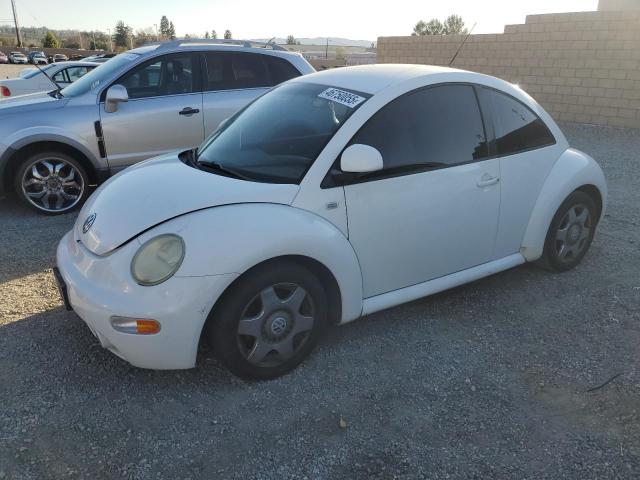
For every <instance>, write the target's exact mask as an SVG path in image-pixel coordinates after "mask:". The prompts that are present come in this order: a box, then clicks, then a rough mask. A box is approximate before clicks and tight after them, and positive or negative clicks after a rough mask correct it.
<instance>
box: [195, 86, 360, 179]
mask: <svg viewBox="0 0 640 480" xmlns="http://www.w3.org/2000/svg"><path fill="white" fill-rule="evenodd" d="M369 96H370V95H368V94H364V93H360V92H353V91H346V90H344V89H338V88H333V87H330V86H327V85H316V84H311V83H302V82H300V83H298V82H295V83H286V84H283V85H281V86H280V87H277V88H275V89H274V90H271V91H270V92H268V93H266V94H265V95H263V96H261V97H260V98H258V99H257V100H256V101H254V102H253V103H251V104H250V105H249V106H247V107H245V109H244V110H241V111H240V112H239V113H237V114H236V115H234V116H233V117H232V118H231V119H229V121H228V122H227V123H226V124H224V126H223V127H221V128H220V129H219V130H218V131H217V132H215V133H214V134H213V135H212V137H211V138H210V139H209V140H208V141H207V142H206V143H205V145H204V146H203V147H202V149H201V151H200V153H199V156H198V163H202V164H204V165H205V166H206V165H212V166H217V167H219V168H220V169H224V170H226V171H228V172H232V173H235V174H237V175H238V176H240V177H242V178H246V179H248V180H253V181H259V182H271V183H300V181H301V180H302V177H304V175H305V173H306V172H307V170H308V169H309V167H310V166H311V165H312V164H313V162H314V161H315V160H316V158H317V157H318V155H319V154H320V152H321V151H322V149H323V148H324V147H325V145H326V144H327V143H328V142H329V140H331V138H332V137H333V135H334V134H335V133H336V132H337V131H338V129H339V128H340V127H341V126H342V125H343V124H344V122H346V121H347V119H348V118H349V117H350V116H351V115H352V114H353V112H355V111H356V110H357V109H358V108H359V107H360V106H361V105H362V104H363V103H364V102H365V101H366V99H367V98H369Z"/></svg>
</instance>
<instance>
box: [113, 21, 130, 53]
mask: <svg viewBox="0 0 640 480" xmlns="http://www.w3.org/2000/svg"><path fill="white" fill-rule="evenodd" d="M130 36H131V27H128V26H126V25H125V24H124V22H123V21H122V20H119V21H118V23H116V30H115V33H114V35H113V41H114V42H115V44H116V47H124V48H127V47H128V46H129V37H130Z"/></svg>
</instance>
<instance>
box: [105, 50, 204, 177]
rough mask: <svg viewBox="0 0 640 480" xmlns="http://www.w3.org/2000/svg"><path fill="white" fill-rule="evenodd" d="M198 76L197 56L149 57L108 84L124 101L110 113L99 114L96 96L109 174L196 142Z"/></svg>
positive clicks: (199, 125)
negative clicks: (117, 89)
mask: <svg viewBox="0 0 640 480" xmlns="http://www.w3.org/2000/svg"><path fill="white" fill-rule="evenodd" d="M199 71H200V65H199V61H198V56H197V53H192V52H185V53H175V54H168V55H163V56H160V57H154V58H152V59H150V60H148V61H146V62H144V63H142V64H141V65H138V66H136V67H134V68H132V69H131V70H130V71H129V72H127V73H126V74H124V75H123V76H122V77H121V78H120V79H118V80H117V81H116V82H114V84H121V85H124V86H125V87H126V89H127V93H128V95H129V100H128V101H127V102H122V103H120V104H118V109H117V110H116V111H115V112H112V113H109V112H106V111H105V108H104V96H105V93H106V92H103V93H102V98H101V105H100V119H101V122H102V131H103V136H104V141H105V147H106V153H107V158H108V160H109V165H110V167H111V168H114V169H116V170H117V169H119V168H122V167H125V166H127V165H131V164H132V163H135V162H138V161H140V160H144V159H147V158H150V157H154V156H156V155H161V154H163V153H167V152H170V151H173V150H177V149H188V148H193V147H196V146H198V145H199V144H200V143H201V142H202V140H203V139H204V130H203V122H202V93H201V92H200V85H199V80H200V77H199Z"/></svg>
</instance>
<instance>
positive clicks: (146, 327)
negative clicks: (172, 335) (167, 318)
mask: <svg viewBox="0 0 640 480" xmlns="http://www.w3.org/2000/svg"><path fill="white" fill-rule="evenodd" d="M111 326H112V327H113V328H114V330H117V331H118V332H122V333H132V334H134V335H154V334H156V333H158V332H159V331H160V322H158V321H157V320H151V319H148V318H129V317H111Z"/></svg>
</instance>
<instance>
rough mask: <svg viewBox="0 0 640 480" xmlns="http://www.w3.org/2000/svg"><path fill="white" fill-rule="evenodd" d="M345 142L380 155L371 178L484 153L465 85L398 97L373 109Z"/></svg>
mask: <svg viewBox="0 0 640 480" xmlns="http://www.w3.org/2000/svg"><path fill="white" fill-rule="evenodd" d="M350 143H351V144H355V143H362V144H365V145H370V146H372V147H375V148H377V149H378V150H379V151H380V153H381V154H382V159H383V162H384V169H383V171H382V172H373V173H372V174H369V175H371V176H372V177H378V176H388V175H393V174H394V172H397V173H398V174H399V173H402V172H411V171H421V170H428V169H436V168H444V167H450V166H453V165H459V164H463V163H469V162H473V161H477V160H481V159H483V158H486V157H487V155H488V150H487V142H486V138H485V133H484V126H483V124H482V117H481V116H480V109H479V107H478V102H477V99H476V96H475V93H474V90H473V88H472V87H471V86H468V85H443V86H438V87H432V88H426V89H423V90H419V91H416V92H412V93H409V94H407V95H403V96H402V97H400V98H398V99H396V100H394V101H393V102H391V103H390V104H388V105H387V106H385V107H383V108H382V109H381V110H380V111H379V112H378V113H376V114H375V115H374V116H373V117H372V118H371V119H370V120H369V121H368V122H367V123H366V124H365V125H364V126H363V127H362V129H360V131H359V132H358V133H357V134H356V135H355V136H354V137H353V139H352V140H351V142H350Z"/></svg>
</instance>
